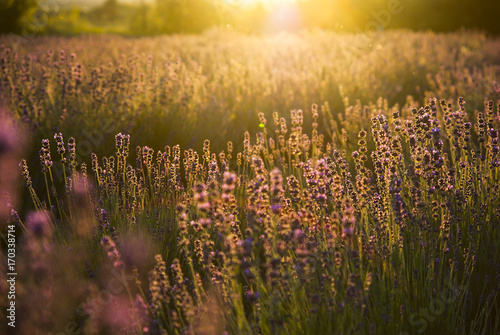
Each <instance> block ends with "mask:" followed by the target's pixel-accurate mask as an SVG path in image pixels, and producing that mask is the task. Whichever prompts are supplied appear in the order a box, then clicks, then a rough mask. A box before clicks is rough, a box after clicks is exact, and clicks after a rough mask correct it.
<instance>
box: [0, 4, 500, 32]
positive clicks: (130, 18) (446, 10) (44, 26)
mask: <svg viewBox="0 0 500 335" xmlns="http://www.w3.org/2000/svg"><path fill="white" fill-rule="evenodd" d="M499 12H500V2H498V1H474V0H460V1H450V0H421V1H411V0H354V1H353V0H182V1H180V0H3V1H2V2H0V33H2V32H3V33H10V32H13V33H17V34H21V35H22V36H27V35H29V36H31V35H33V34H37V35H38V34H63V35H74V34H81V33H105V32H108V33H119V34H123V35H155V34H164V33H167V34H170V33H199V32H201V31H204V30H206V29H209V28H211V27H214V26H219V27H226V28H227V29H234V30H237V31H243V32H253V33H263V32H276V31H281V30H288V31H290V30H297V29H312V28H322V29H332V30H336V31H346V32H360V31H361V32H363V31H367V30H385V29H393V28H407V29H414V30H427V29H431V30H434V31H451V30H457V29H460V28H470V29H479V30H484V31H487V32H490V33H495V34H498V33H499V32H500V25H498V24H497V18H496V17H495V16H496V15H497V14H498V13H499Z"/></svg>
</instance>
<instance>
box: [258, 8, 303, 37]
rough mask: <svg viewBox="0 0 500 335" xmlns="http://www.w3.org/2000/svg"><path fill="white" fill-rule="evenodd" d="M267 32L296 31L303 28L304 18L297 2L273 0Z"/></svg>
mask: <svg viewBox="0 0 500 335" xmlns="http://www.w3.org/2000/svg"><path fill="white" fill-rule="evenodd" d="M272 2H274V4H273V5H271V6H270V8H269V14H268V17H267V22H266V27H265V30H266V31H267V32H279V31H295V30H298V29H300V28H301V26H302V16H301V13H300V11H299V8H298V6H297V4H296V3H295V1H285V0H274V1H273V0H272Z"/></svg>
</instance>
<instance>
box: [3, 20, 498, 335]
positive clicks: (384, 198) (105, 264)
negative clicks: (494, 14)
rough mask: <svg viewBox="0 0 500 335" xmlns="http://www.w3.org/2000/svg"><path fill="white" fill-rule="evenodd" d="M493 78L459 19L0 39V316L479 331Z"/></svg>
mask: <svg viewBox="0 0 500 335" xmlns="http://www.w3.org/2000/svg"><path fill="white" fill-rule="evenodd" d="M498 81H500V39H499V38H494V37H489V36H487V35H485V34H483V33H480V32H470V31H465V30H464V31H461V32H456V33H447V34H444V33H432V32H410V31H403V30H401V31H388V32H370V33H366V34H338V33H334V32H326V31H321V30H317V31H311V32H299V33H295V34H291V33H281V34H275V35H260V36H259V35H245V34H240V33H236V32H230V31H223V30H220V29H212V30H210V31H207V32H205V33H203V34H201V35H171V36H157V37H142V38H127V37H117V36H112V37H111V36H106V35H95V36H80V37H44V36H41V37H36V38H33V39H31V40H29V41H28V42H26V43H22V44H15V45H14V44H12V41H11V40H10V39H9V38H8V36H0V117H1V118H2V119H1V121H0V169H1V170H0V171H1V175H0V192H2V194H1V197H2V199H1V205H0V215H1V217H2V219H1V221H0V222H2V223H4V224H3V225H2V249H1V250H2V251H1V257H0V258H1V259H0V268H1V271H0V276H1V280H0V293H1V295H2V299H0V306H1V309H0V316H1V318H2V320H6V322H3V323H2V324H1V327H3V328H1V330H0V333H5V334H53V335H61V334H68V335H69V334H207V335H208V334H370V335H371V334H399V335H408V334H484V335H489V334H500V303H499V299H500V296H499V284H498V283H499V282H500V172H499V170H500V163H499V157H500V155H499V143H498V141H499V129H500V84H499V83H497V82H498ZM12 255H15V257H14V256H12ZM11 256H12V257H11ZM11 259H15V263H12V262H11V261H10V260H11ZM12 266H13V267H12ZM11 273H15V276H14V275H12V274H11ZM13 277H15V285H14V286H13V285H12V283H13V282H14V281H12V280H11V278H13ZM9 280H10V281H9ZM13 289H14V291H12V290H13ZM9 294H14V295H13V296H15V299H11V298H10V295H9ZM8 296H9V298H8V299H4V297H8ZM12 302H14V305H15V312H14V315H15V317H14V319H15V328H13V327H12V326H9V324H8V323H9V322H12V318H11V319H9V316H12V313H11V311H12V309H11V310H9V308H10V307H11V306H12Z"/></svg>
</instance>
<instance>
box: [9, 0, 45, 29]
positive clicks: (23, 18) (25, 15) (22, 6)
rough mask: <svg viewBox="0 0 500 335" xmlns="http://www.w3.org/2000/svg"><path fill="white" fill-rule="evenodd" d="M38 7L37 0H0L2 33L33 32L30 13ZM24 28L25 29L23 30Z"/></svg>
mask: <svg viewBox="0 0 500 335" xmlns="http://www.w3.org/2000/svg"><path fill="white" fill-rule="evenodd" d="M36 8H37V1H36V0H2V1H0V34H2V33H23V32H25V31H26V32H27V33H28V34H29V33H31V31H30V30H29V28H30V27H29V24H30V23H31V19H30V18H29V15H30V14H33V13H34V12H35V11H36ZM23 29H24V30H25V31H23Z"/></svg>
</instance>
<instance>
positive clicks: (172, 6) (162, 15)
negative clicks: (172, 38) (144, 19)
mask: <svg viewBox="0 0 500 335" xmlns="http://www.w3.org/2000/svg"><path fill="white" fill-rule="evenodd" d="M156 10H157V13H156V14H157V16H158V18H159V20H160V30H161V32H162V33H200V32H202V31H203V30H205V29H207V28H210V27H212V26H214V25H216V24H218V23H219V20H218V18H219V15H218V12H217V7H216V5H215V4H214V2H213V1H210V0H157V2H156Z"/></svg>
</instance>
